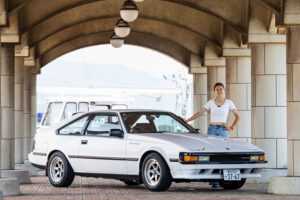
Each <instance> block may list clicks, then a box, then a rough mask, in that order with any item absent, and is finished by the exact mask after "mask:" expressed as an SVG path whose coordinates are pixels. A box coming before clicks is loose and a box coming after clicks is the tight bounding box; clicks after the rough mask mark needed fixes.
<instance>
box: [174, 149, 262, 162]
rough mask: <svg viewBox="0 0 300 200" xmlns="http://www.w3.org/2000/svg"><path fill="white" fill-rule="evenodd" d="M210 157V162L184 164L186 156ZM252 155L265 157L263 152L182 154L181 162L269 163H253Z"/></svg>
mask: <svg viewBox="0 0 300 200" xmlns="http://www.w3.org/2000/svg"><path fill="white" fill-rule="evenodd" d="M186 155H189V156H209V161H195V162H184V161H183V158H184V156H186ZM251 155H264V153H263V152H254V153H239V152H236V153H234V152H232V153H231V152H228V153H221V152H216V153H214V152H211V153H204V152H203V153H186V152H181V153H180V154H179V160H180V162H181V163H182V164H213V163H219V164H239V163H267V161H260V160H256V161H251V160H250V156H251Z"/></svg>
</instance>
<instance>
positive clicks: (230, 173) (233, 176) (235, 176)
mask: <svg viewBox="0 0 300 200" xmlns="http://www.w3.org/2000/svg"><path fill="white" fill-rule="evenodd" d="M223 175H224V180H225V181H240V180H241V172H240V170H239V169H224V170H223Z"/></svg>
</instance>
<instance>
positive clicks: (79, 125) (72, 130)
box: [58, 116, 88, 135]
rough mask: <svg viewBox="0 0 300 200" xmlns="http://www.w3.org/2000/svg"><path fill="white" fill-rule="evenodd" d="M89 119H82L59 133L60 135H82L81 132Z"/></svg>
mask: <svg viewBox="0 0 300 200" xmlns="http://www.w3.org/2000/svg"><path fill="white" fill-rule="evenodd" d="M87 119H88V116H86V117H83V118H80V119H78V120H76V121H75V122H72V123H71V124H68V125H67V126H65V127H63V128H62V129H60V130H59V131H58V134H59V135H81V131H82V129H83V127H84V125H85V123H86V121H87Z"/></svg>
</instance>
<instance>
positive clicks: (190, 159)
mask: <svg viewBox="0 0 300 200" xmlns="http://www.w3.org/2000/svg"><path fill="white" fill-rule="evenodd" d="M198 160H199V156H184V159H183V161H184V162H196V161H198Z"/></svg>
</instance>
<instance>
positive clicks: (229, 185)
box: [219, 178, 246, 190]
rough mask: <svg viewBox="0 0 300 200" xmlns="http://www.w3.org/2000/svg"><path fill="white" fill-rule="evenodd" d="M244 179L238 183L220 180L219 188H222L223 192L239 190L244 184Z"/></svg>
mask: <svg viewBox="0 0 300 200" xmlns="http://www.w3.org/2000/svg"><path fill="white" fill-rule="evenodd" d="M245 182H246V179H245V178H242V180H240V181H224V180H220V181H219V183H220V186H221V187H222V188H224V189H225V190H237V189H240V188H241V187H243V185H244V184H245Z"/></svg>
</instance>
